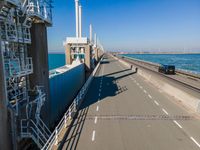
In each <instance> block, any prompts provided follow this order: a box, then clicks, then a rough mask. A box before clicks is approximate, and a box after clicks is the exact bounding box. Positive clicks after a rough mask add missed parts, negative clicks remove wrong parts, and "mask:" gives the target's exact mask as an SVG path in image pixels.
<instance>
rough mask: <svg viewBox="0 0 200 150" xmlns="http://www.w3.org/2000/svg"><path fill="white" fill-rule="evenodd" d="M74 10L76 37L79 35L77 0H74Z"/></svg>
mask: <svg viewBox="0 0 200 150" xmlns="http://www.w3.org/2000/svg"><path fill="white" fill-rule="evenodd" d="M75 11H76V37H77V38H78V37H79V0H75Z"/></svg>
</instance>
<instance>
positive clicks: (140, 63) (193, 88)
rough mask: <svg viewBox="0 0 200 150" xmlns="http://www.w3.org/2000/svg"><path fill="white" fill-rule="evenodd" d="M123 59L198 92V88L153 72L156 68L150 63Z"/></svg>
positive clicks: (155, 71)
mask: <svg viewBox="0 0 200 150" xmlns="http://www.w3.org/2000/svg"><path fill="white" fill-rule="evenodd" d="M118 58H120V59H121V57H118ZM125 58H126V59H123V60H124V61H125V62H128V63H131V64H135V65H137V66H140V67H142V68H144V69H147V70H149V71H151V72H154V73H157V74H160V75H162V76H164V77H165V78H168V79H170V80H173V81H175V82H178V83H180V84H182V85H183V86H185V87H187V88H189V89H192V90H194V91H197V92H199V91H200V88H199V87H196V86H193V85H190V84H188V83H186V82H184V81H181V80H178V79H175V78H173V77H171V76H168V75H165V74H162V73H159V72H158V71H157V70H155V68H156V66H153V67H154V69H153V68H152V65H151V63H149V64H148V63H146V62H143V61H140V60H139V61H138V62H137V60H134V59H132V58H128V57H125ZM136 62H137V63H136ZM142 64H145V65H148V66H151V68H150V67H147V66H145V65H142Z"/></svg>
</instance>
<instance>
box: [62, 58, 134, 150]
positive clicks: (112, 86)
mask: <svg viewBox="0 0 200 150" xmlns="http://www.w3.org/2000/svg"><path fill="white" fill-rule="evenodd" d="M109 63H110V62H109V61H108V60H105V63H102V64H103V65H108V64H109ZM101 67H102V65H101V66H100V68H101ZM99 71H100V69H99V70H98V72H97V74H99ZM135 73H136V72H133V71H132V70H131V69H125V70H120V71H116V72H111V73H109V74H106V75H104V76H103V77H102V76H95V77H94V79H93V81H92V83H91V85H90V88H89V90H88V91H89V92H88V93H87V95H86V97H85V99H84V100H83V103H82V105H81V106H80V109H79V112H78V114H77V116H76V118H75V119H74V121H73V123H72V124H71V127H70V129H69V132H68V133H66V134H65V138H64V139H65V140H63V142H62V143H60V147H59V149H66V150H68V149H70V150H75V149H76V147H77V144H78V141H79V138H80V135H81V132H82V129H83V125H84V123H85V119H86V116H87V113H88V109H89V107H90V105H92V104H94V103H96V102H97V101H99V100H100V101H102V100H105V98H106V97H112V96H116V95H118V94H121V93H123V92H125V91H127V90H128V89H127V87H126V86H120V85H119V84H118V80H120V79H122V78H125V77H127V76H130V75H132V74H135ZM102 78H103V79H102ZM101 80H103V82H102V92H101V95H100V96H99V89H100V83H101Z"/></svg>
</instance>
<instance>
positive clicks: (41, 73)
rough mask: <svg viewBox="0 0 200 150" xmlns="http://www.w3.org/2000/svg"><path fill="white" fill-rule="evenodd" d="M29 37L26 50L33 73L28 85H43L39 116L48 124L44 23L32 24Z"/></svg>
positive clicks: (48, 103) (48, 107)
mask: <svg viewBox="0 0 200 150" xmlns="http://www.w3.org/2000/svg"><path fill="white" fill-rule="evenodd" d="M31 39H32V44H31V46H30V48H29V50H28V54H29V56H31V57H32V59H33V74H31V75H30V87H31V88H34V87H35V86H43V87H44V92H45V94H46V101H45V104H44V106H43V109H42V111H41V115H42V116H41V117H42V119H43V120H44V122H45V123H46V124H47V125H50V121H49V120H50V116H49V112H50V100H49V70H48V46H47V30H46V25H45V24H44V23H35V24H33V25H32V27H31Z"/></svg>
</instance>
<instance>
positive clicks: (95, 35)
mask: <svg viewBox="0 0 200 150" xmlns="http://www.w3.org/2000/svg"><path fill="white" fill-rule="evenodd" d="M94 44H95V46H96V47H97V34H96V33H95V34H94Z"/></svg>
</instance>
